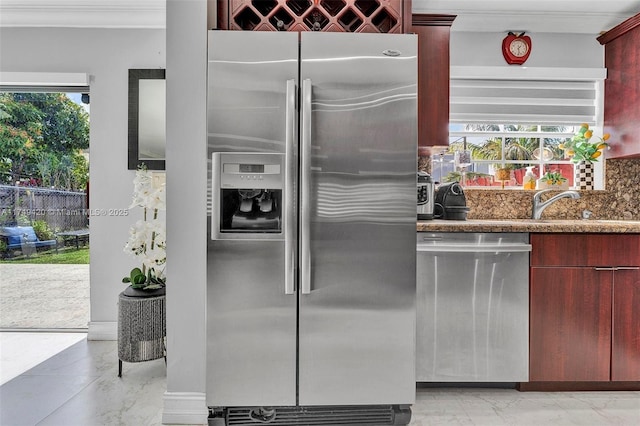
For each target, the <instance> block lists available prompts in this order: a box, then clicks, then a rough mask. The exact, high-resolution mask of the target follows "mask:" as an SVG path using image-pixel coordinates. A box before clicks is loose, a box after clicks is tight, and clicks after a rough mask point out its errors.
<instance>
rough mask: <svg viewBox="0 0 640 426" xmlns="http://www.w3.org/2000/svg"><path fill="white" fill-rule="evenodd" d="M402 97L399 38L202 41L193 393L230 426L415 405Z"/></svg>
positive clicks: (406, 80) (256, 35) (291, 36)
mask: <svg viewBox="0 0 640 426" xmlns="http://www.w3.org/2000/svg"><path fill="white" fill-rule="evenodd" d="M416 89H417V40H416V37H415V36H414V35H390V34H344V33H342V34H341V33H315V32H314V33H291V32H241V31H210V32H209V52H208V94H207V99H208V101H207V104H208V105H207V120H208V140H207V146H208V150H207V157H208V159H209V161H210V163H209V164H210V167H209V176H210V181H209V194H208V195H209V216H210V221H209V226H210V229H209V230H208V232H209V236H210V238H209V239H208V241H209V242H208V260H207V262H208V265H207V268H208V274H207V275H208V282H207V378H206V394H207V405H208V406H209V407H212V412H215V413H218V414H219V413H225V414H224V415H225V416H227V417H228V419H227V421H228V422H229V424H253V423H260V422H262V423H272V424H292V423H287V422H293V420H291V419H289V420H282V419H284V418H285V416H286V415H287V413H288V415H291V416H293V417H296V416H297V418H298V420H296V421H298V422H299V421H302V422H303V423H300V424H304V422H305V420H300V418H303V419H304V418H305V417H304V416H308V415H311V414H313V415H318V416H319V417H322V418H329V417H331V416H325V415H324V414H322V413H327V411H326V407H333V408H332V409H331V410H329V411H328V412H329V413H333V414H331V415H332V416H337V420H334V423H330V424H340V422H342V423H344V422H346V421H347V420H349V421H352V420H353V421H354V422H355V421H356V420H354V419H355V417H358V416H365V417H366V416H367V415H372V414H371V413H372V412H373V411H375V410H382V411H384V412H385V413H386V411H385V410H386V407H387V406H393V408H394V410H395V411H394V412H395V416H396V420H395V422H396V423H397V424H400V423H402V422H401V421H399V420H398V418H400V417H402V416H401V415H398V408H400V411H402V410H405V409H406V407H407V406H409V405H411V404H412V403H413V402H414V398H415V296H416V249H415V247H416V246H415V234H416V207H415V206H416V165H417V160H416V151H417V117H416V115H417V114H416V110H417V104H416ZM274 407H275V408H274ZM287 407H288V408H287ZM336 407H337V408H336ZM340 407H342V408H340ZM323 410H325V411H323ZM372 410H373V411H372ZM310 413H311V414H310ZM336 413H337V414H336ZM350 413H351V414H350ZM353 413H356V414H353ZM358 413H360V414H358ZM363 413H364V414H363ZM236 414H237V416H239V417H238V418H240V417H242V419H243V420H237V419H236V420H233V418H234V417H233V416H234V415H236ZM387 414H388V413H387ZM387 414H384V415H381V416H382V417H384V416H387ZM405 414H406V411H405ZM393 415H394V414H393V413H392V415H391V417H393ZM409 415H410V411H409ZM340 416H346V417H344V418H342V417H340ZM349 416H352V417H353V418H351V417H349ZM382 417H380V418H378V417H375V416H374V417H370V418H369V420H363V421H364V423H359V424H369V425H371V424H387V423H385V422H384V421H383V420H382ZM347 418H348V419H347ZM277 419H280V420H277ZM234 421H237V423H233V422H234ZM242 421H246V423H242ZM277 421H280V422H283V423H277ZM314 421H315V420H314ZM407 421H408V420H407ZM252 422H253V423H252ZM336 422H337V423H336ZM314 424H324V423H322V422H321V423H314ZM327 424H329V423H327ZM356 424H358V423H356ZM389 424H394V423H389Z"/></svg>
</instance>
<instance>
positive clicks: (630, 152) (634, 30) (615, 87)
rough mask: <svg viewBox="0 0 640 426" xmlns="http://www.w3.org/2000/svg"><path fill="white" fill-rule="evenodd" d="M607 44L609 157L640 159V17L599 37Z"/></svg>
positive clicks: (605, 97) (606, 90) (606, 98)
mask: <svg viewBox="0 0 640 426" xmlns="http://www.w3.org/2000/svg"><path fill="white" fill-rule="evenodd" d="M598 41H599V42H600V44H604V45H605V49H604V51H605V55H604V56H605V61H604V62H605V67H606V68H607V79H606V80H605V83H604V127H605V131H606V132H609V133H611V139H610V140H609V142H610V144H611V150H610V151H609V152H608V154H607V156H608V157H609V158H622V157H640V48H639V46H640V14H637V15H635V16H633V17H631V18H629V19H628V20H626V21H624V22H623V23H621V24H620V25H618V26H616V27H615V28H613V29H611V30H610V31H607V32H606V33H605V34H603V35H601V36H600V37H598Z"/></svg>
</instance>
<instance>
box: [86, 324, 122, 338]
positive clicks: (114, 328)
mask: <svg viewBox="0 0 640 426" xmlns="http://www.w3.org/2000/svg"><path fill="white" fill-rule="evenodd" d="M87 340H118V322H117V321H90V322H89V331H88V333H87Z"/></svg>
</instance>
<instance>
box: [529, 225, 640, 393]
mask: <svg viewBox="0 0 640 426" xmlns="http://www.w3.org/2000/svg"><path fill="white" fill-rule="evenodd" d="M531 244H532V246H533V251H532V254H531V292H530V349H529V351H530V355H529V356H530V358H529V368H530V370H529V379H530V382H558V381H560V382H583V381H584V382H609V381H619V382H630V381H640V235H639V234H532V235H531Z"/></svg>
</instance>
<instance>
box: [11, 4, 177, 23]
mask: <svg viewBox="0 0 640 426" xmlns="http://www.w3.org/2000/svg"><path fill="white" fill-rule="evenodd" d="M165 16H166V1H165V0H108V1H107V0H56V1H51V0H2V1H0V27H69V28H165V22H166V19H165Z"/></svg>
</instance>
